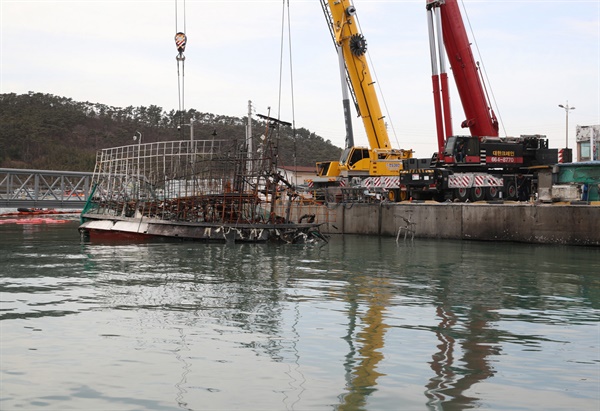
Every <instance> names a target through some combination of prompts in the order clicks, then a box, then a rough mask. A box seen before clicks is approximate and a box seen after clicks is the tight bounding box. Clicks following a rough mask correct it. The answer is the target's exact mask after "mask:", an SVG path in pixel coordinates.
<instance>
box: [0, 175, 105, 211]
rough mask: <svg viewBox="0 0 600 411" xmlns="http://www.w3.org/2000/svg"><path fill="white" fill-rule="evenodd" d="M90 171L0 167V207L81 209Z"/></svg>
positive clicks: (85, 199)
mask: <svg viewBox="0 0 600 411" xmlns="http://www.w3.org/2000/svg"><path fill="white" fill-rule="evenodd" d="M92 175H93V173H90V172H81V171H53V170H26V169H16V168H0V208H19V207H36V208H66V209H71V208H72V209H83V207H84V206H85V203H86V201H87V198H88V196H89V194H90V190H91V182H92Z"/></svg>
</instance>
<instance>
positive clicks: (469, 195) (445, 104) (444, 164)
mask: <svg viewBox="0 0 600 411" xmlns="http://www.w3.org/2000/svg"><path fill="white" fill-rule="evenodd" d="M426 8H427V13H428V24H429V41H430V54H431V67H432V83H433V95H434V106H435V116H436V128H437V141H438V151H437V152H436V153H435V154H434V155H433V157H432V159H431V160H430V161H429V164H428V165H427V160H425V159H408V160H405V166H404V169H403V170H402V171H400V180H401V183H402V184H403V186H404V187H405V188H406V190H407V191H408V192H409V195H410V197H412V198H435V199H437V200H448V199H458V200H460V201H466V200H468V199H469V200H471V201H479V200H483V199H488V200H493V199H496V198H498V197H505V198H508V199H517V198H519V197H521V199H524V198H523V197H526V196H528V195H529V193H530V192H531V191H530V190H531V188H532V187H533V186H535V184H536V180H537V169H538V168H539V167H544V166H545V167H544V168H547V167H548V166H549V165H553V164H556V163H558V162H559V150H558V149H549V148H548V139H547V138H546V137H545V136H543V135H539V134H536V135H522V136H520V137H499V134H498V120H497V119H496V115H495V114H494V111H493V109H492V108H491V104H490V103H489V98H488V96H487V92H486V89H485V87H484V83H483V81H482V79H481V76H480V71H479V66H478V64H477V63H476V62H475V59H474V57H473V53H472V50H471V45H470V43H469V39H468V36H467V33H466V30H465V26H464V23H463V20H462V16H461V14H460V10H459V8H458V4H457V2H456V0H426ZM442 39H443V46H442ZM444 47H445V50H446V53H444V50H443V49H444ZM445 54H446V55H447V56H448V60H449V62H450V67H451V69H452V73H453V76H454V81H455V83H456V87H457V89H458V94H459V97H460V100H461V104H462V107H463V110H464V113H465V116H466V119H465V120H464V121H463V122H462V123H461V126H462V127H463V128H468V129H469V131H470V135H469V136H457V135H453V132H452V118H451V112H450V98H449V93H448V78H447V73H446V67H445ZM438 63H439V64H438ZM560 151H561V153H560V154H561V155H560V157H561V158H562V161H565V162H569V161H571V150H569V149H564V150H560ZM520 188H521V189H522V190H521V192H520V191H519V189H520ZM519 194H521V195H519Z"/></svg>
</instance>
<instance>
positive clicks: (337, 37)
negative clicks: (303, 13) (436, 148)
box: [328, 0, 392, 150]
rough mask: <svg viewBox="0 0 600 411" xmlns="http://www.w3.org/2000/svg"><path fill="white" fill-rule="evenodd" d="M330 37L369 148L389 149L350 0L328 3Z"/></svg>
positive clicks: (363, 40) (363, 44) (373, 84)
mask: <svg viewBox="0 0 600 411" xmlns="http://www.w3.org/2000/svg"><path fill="white" fill-rule="evenodd" d="M328 3H329V10H330V13H331V24H332V35H333V36H334V41H335V43H336V44H337V45H338V46H339V47H340V50H341V51H342V53H343V57H344V61H345V63H346V70H347V73H348V76H349V78H350V83H351V86H352V89H353V90H354V95H355V98H356V105H357V109H358V115H359V116H360V117H361V118H362V121H363V124H364V127H365V131H366V134H367V138H368V140H369V146H370V148H371V149H385V150H391V148H392V146H391V144H390V139H389V137H388V133H387V130H386V127H385V122H384V116H383V114H382V112H381V107H380V105H379V101H378V100H377V93H376V92H375V82H374V81H373V79H372V77H371V72H370V70H369V65H368V64H367V58H366V55H365V53H366V51H367V42H366V40H365V38H364V36H363V35H362V34H361V33H360V30H359V27H358V25H357V22H356V18H355V13H356V9H355V8H354V6H353V5H352V4H351V2H350V0H328Z"/></svg>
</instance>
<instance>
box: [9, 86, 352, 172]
mask: <svg viewBox="0 0 600 411" xmlns="http://www.w3.org/2000/svg"><path fill="white" fill-rule="evenodd" d="M181 116H183V117H181ZM182 119H183V124H189V123H190V121H191V120H193V121H194V138H195V139H196V140H203V139H210V138H213V136H215V133H216V138H217V139H237V140H238V141H243V140H244V138H245V133H246V117H243V118H238V117H229V116H220V115H217V114H210V113H201V112H198V111H196V110H194V109H190V110H187V111H186V112H184V113H179V112H176V111H175V110H171V111H170V112H166V111H164V110H163V108H162V107H158V106H154V105H151V106H149V107H133V106H129V107H125V108H121V107H110V106H107V105H104V104H101V103H90V102H79V101H73V100H72V99H70V98H67V97H58V96H54V95H51V94H42V93H33V92H30V93H29V94H20V95H18V94H14V93H8V94H0V167H5V168H33V169H46V170H73V171H92V170H93V169H94V162H95V159H96V151H97V150H99V149H102V148H108V147H115V146H122V145H128V144H133V140H132V137H133V135H134V134H136V132H138V131H139V132H140V133H142V135H143V140H142V142H143V143H150V142H155V141H165V140H181V139H188V138H189V136H190V134H189V133H190V131H189V127H188V126H184V127H182V128H181V130H178V129H177V125H178V124H181V123H182V121H181V120H182ZM252 125H253V131H254V133H255V134H258V135H260V134H261V133H262V132H263V131H264V129H265V126H266V124H265V123H264V122H263V121H260V120H255V119H253V120H252ZM294 132H295V135H296V138H295V139H294V138H293V135H294ZM280 135H281V138H280V142H279V164H280V165H292V164H294V155H295V156H296V159H295V163H296V164H297V165H299V166H314V164H315V162H316V161H323V160H332V159H337V158H339V156H340V152H341V149H340V148H338V147H335V146H333V145H332V144H330V143H329V141H325V140H324V139H323V138H321V137H319V136H317V135H316V134H314V133H311V132H310V131H309V130H307V129H304V128H299V129H296V130H292V129H291V128H290V127H281V129H280Z"/></svg>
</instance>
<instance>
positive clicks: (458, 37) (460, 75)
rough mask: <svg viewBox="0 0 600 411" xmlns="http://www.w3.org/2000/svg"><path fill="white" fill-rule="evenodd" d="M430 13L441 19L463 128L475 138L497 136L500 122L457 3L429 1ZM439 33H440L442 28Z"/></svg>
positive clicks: (443, 0) (448, 0)
mask: <svg viewBox="0 0 600 411" xmlns="http://www.w3.org/2000/svg"><path fill="white" fill-rule="evenodd" d="M427 10H428V12H429V13H430V14H435V13H437V14H439V17H440V20H441V31H442V36H443V39H444V46H445V48H446V54H447V56H448V60H449V62H450V67H451V68H452V74H453V76H454V81H455V83H456V88H457V89H458V94H459V96H460V101H461V103H462V106H463V110H464V112H465V116H466V119H465V120H464V121H463V122H462V124H461V126H462V127H463V128H469V130H470V134H471V135H472V136H476V137H497V136H498V120H497V119H496V115H495V114H494V111H493V110H492V108H491V105H490V103H489V101H488V98H487V95H486V93H485V90H484V87H483V82H482V81H481V77H480V73H479V68H478V66H477V63H476V62H475V58H474V57H473V52H472V50H471V44H470V43H469V38H468V36H467V31H466V30H465V25H464V23H463V20H462V17H461V14H460V10H459V8H458V4H457V2H456V0H427ZM438 21H439V20H438ZM430 30H432V25H431V24H430ZM436 30H438V31H439V30H440V27H439V26H438V27H436ZM432 38H433V39H435V36H433V35H432V34H431V33H430V39H432ZM444 100H446V99H444ZM443 104H444V105H448V104H449V102H448V101H443ZM444 108H446V107H445V106H444ZM450 133H451V131H450ZM445 137H446V138H447V137H449V134H447V135H446V136H445Z"/></svg>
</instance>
